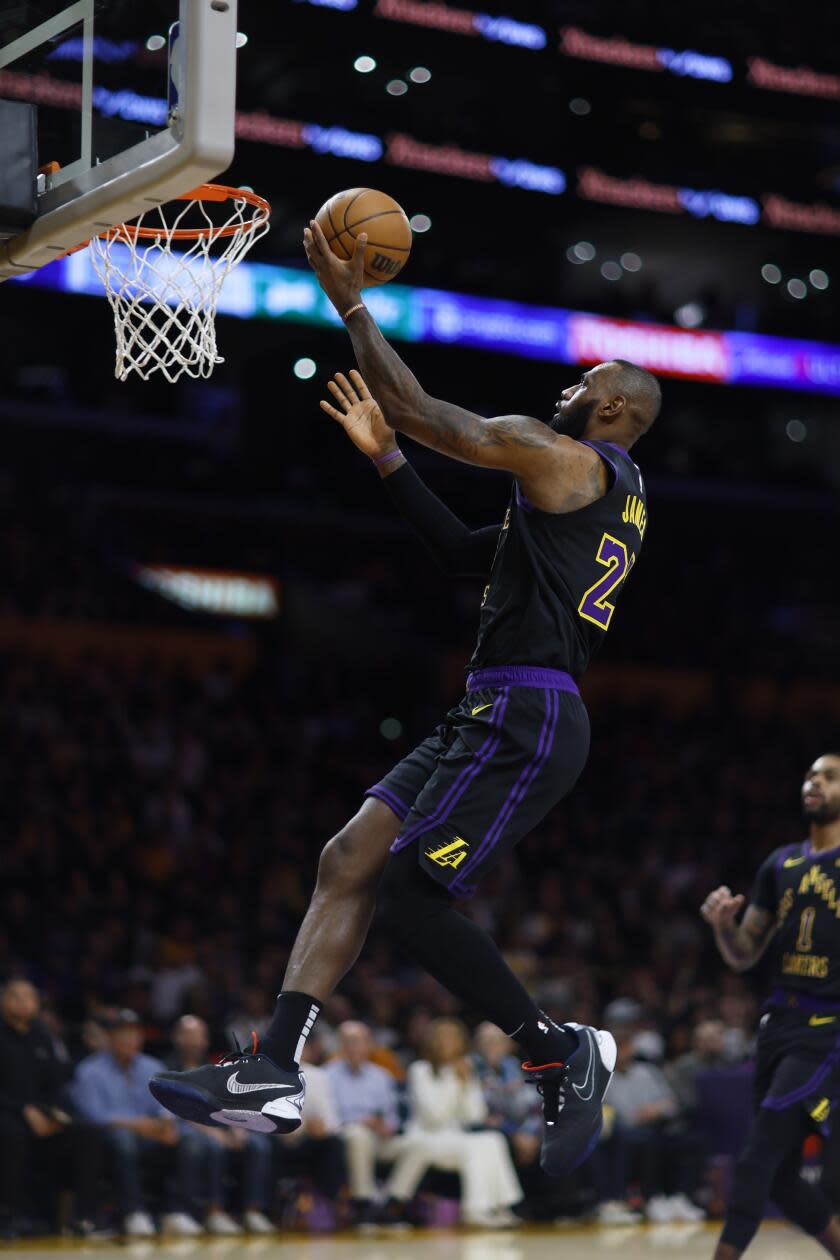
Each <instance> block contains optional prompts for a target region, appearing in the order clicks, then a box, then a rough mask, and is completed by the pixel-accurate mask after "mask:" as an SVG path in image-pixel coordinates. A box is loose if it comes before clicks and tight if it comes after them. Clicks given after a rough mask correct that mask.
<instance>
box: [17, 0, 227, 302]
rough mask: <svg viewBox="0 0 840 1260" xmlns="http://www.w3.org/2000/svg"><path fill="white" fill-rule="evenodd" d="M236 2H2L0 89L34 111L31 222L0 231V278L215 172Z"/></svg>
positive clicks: (220, 163)
mask: <svg viewBox="0 0 840 1260" xmlns="http://www.w3.org/2000/svg"><path fill="white" fill-rule="evenodd" d="M236 19H237V0H142V3H141V4H134V3H131V2H130V0H116V3H111V2H110V0H108V2H107V3H106V2H104V0H74V2H73V3H67V0H13V3H12V4H10V5H4V6H3V11H2V13H0V98H6V99H14V100H20V101H28V102H31V103H34V104H36V105H37V106H38V111H39V117H38V123H39V127H38V130H39V156H38V160H39V162H40V163H42V164H43V166H46V164H47V163H50V164H56V163H57V164H59V166H58V169H55V166H54V165H51V166H50V169H49V170H45V172H44V173H43V174H41V175H39V176H38V181H37V183H38V188H37V217H36V219H35V221H34V223H33V224H32V225H31V226H30V227H29V228H28V229H27V230H26V231H22V232H20V233H19V234H18V235H17V236H14V237H12V238H11V239H7V240H0V280H6V279H9V277H11V276H15V275H25V274H26V273H27V272H30V271H34V270H36V269H37V268H39V267H42V266H44V265H45V264H46V263H48V262H51V261H52V260H53V259H55V258H57V257H59V256H61V255H62V254H64V253H66V252H67V251H69V250H71V249H74V248H76V247H77V246H79V245H81V244H83V243H84V242H85V241H87V240H89V239H90V237H91V236H94V235H97V234H99V233H101V232H104V231H105V230H106V229H108V228H110V227H114V226H116V225H117V224H120V223H124V222H126V221H128V220H131V219H133V218H135V217H136V216H137V215H138V214H141V213H143V212H144V211H147V210H149V209H150V208H152V207H153V206H156V205H160V204H162V203H164V202H166V201H169V200H171V199H172V198H173V197H177V196H179V195H181V194H182V193H185V192H188V191H189V190H190V189H192V188H195V187H197V186H198V185H200V184H203V183H205V182H207V181H209V180H212V179H213V178H214V177H216V176H217V175H219V174H220V173H221V172H222V171H224V170H226V169H227V167H228V166H229V165H230V163H231V161H232V159H233V154H234V131H235V120H236V29H237V21H236Z"/></svg>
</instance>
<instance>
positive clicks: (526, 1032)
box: [509, 1006, 578, 1067]
mask: <svg viewBox="0 0 840 1260" xmlns="http://www.w3.org/2000/svg"><path fill="white" fill-rule="evenodd" d="M509 1036H511V1037H512V1038H513V1040H514V1041H518V1042H519V1044H520V1045H521V1046H522V1047H523V1048H524V1050H525V1053H526V1054H527V1056H528V1060H529V1062H531V1063H533V1064H534V1066H535V1067H538V1066H539V1065H540V1064H546V1063H566V1062H567V1060H568V1059H569V1056H570V1055H572V1054H574V1052H575V1050H577V1048H578V1035H577V1033H575V1032H572V1031H571V1030H570V1029H567V1028H561V1027H560V1025H559V1024H555V1022H554V1020H553V1019H549V1017H548V1015H546V1014H545V1012H544V1011H541V1010H540V1009H539V1007H537V1006H535V1007H534V1009H533V1013H532V1014H530V1015H529V1016H528V1018H527V1019H526V1020H525V1022H524V1023H523V1024H522V1025H521V1026H520V1027H519V1028H517V1029H516V1030H515V1031H514V1032H511V1033H509Z"/></svg>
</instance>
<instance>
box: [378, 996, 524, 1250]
mask: <svg viewBox="0 0 840 1260" xmlns="http://www.w3.org/2000/svg"><path fill="white" fill-rule="evenodd" d="M469 1049H470V1047H469V1034H468V1033H467V1029H466V1027H465V1026H464V1025H463V1024H462V1023H461V1021H460V1020H457V1019H448V1018H444V1019H436V1020H433V1021H432V1023H431V1025H430V1027H429V1033H428V1036H427V1039H426V1047H425V1051H426V1053H425V1058H423V1059H420V1060H418V1061H417V1062H416V1063H412V1064H411V1066H410V1067H409V1069H408V1098H409V1120H408V1124H407V1126H406V1131H405V1133H404V1134H403V1136H402V1137H400V1138H398V1139H396V1140H395V1141H394V1142H393V1143H391V1154H393V1155H395V1156H396V1162H395V1164H394V1167H393V1169H392V1171H391V1175H390V1176H389V1178H388V1185H387V1189H388V1195H389V1205H390V1207H391V1210H392V1211H394V1210H396V1205H407V1203H408V1201H409V1200H410V1199H411V1198H412V1197H413V1196H414V1194H415V1192H416V1190H417V1187H418V1186H419V1184H420V1182H421V1180H422V1178H423V1176H424V1174H425V1173H426V1171H427V1169H429V1168H440V1169H443V1170H445V1171H447V1172H457V1173H458V1174H459V1175H460V1178H461V1195H462V1199H461V1217H462V1220H463V1221H464V1223H465V1224H470V1225H480V1226H482V1227H484V1228H489V1229H493V1228H504V1227H506V1226H508V1225H512V1224H518V1223H519V1220H520V1218H519V1217H517V1216H515V1215H514V1214H513V1213H512V1212H511V1210H510V1209H511V1208H512V1206H513V1205H514V1204H515V1203H520V1202H521V1201H522V1187H521V1185H520V1184H519V1178H518V1177H517V1175H516V1170H515V1169H514V1166H513V1161H512V1159H511V1156H510V1150H509V1149H508V1144H507V1142H506V1141H505V1138H504V1136H503V1135H502V1133H500V1132H499V1131H498V1130H496V1129H488V1128H485V1127H484V1126H485V1125H486V1123H487V1118H488V1107H487V1103H486V1101H485V1098H484V1094H483V1093H482V1089H481V1082H480V1081H479V1078H478V1075H477V1074H476V1071H475V1069H474V1067H473V1065H472V1063H471V1062H470V1058H469ZM386 1206H387V1205H386Z"/></svg>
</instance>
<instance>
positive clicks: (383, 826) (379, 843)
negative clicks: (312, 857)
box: [318, 801, 400, 893]
mask: <svg viewBox="0 0 840 1260" xmlns="http://www.w3.org/2000/svg"><path fill="white" fill-rule="evenodd" d="M399 825H400V824H399V819H398V818H397V817H396V815H394V814H392V813H391V811H390V810H389V809H388V807H387V805H383V804H382V803H381V802H380V801H366V802H365V804H364V805H363V806H362V808H361V809H360V810H359V812H358V814H356V816H355V818H351V819H350V821H349V822H348V823H346V824H345V826H343V827H342V828H341V831H339V832H337V834H336V835H334V836H333V838H332V839H331V840H329V841H327V843H326V844H325V846H324V848H323V849H322V851H321V857H320V860H319V862H318V891H319V892H321V893H331V892H338V893H346V892H352V891H358V890H360V889H369V888H372V889H375V888H376V885H377V884H378V882H379V879H380V876H381V875H382V871H383V869H384V867H385V864H386V862H387V861H388V852H389V850H390V847H391V845H392V843H393V841H394V839H395V837H396V835H397V832H398V830H399Z"/></svg>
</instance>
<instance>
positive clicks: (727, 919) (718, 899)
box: [700, 884, 746, 928]
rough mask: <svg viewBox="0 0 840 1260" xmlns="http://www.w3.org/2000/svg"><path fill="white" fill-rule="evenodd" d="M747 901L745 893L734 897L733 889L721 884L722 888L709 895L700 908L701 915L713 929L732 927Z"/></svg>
mask: <svg viewBox="0 0 840 1260" xmlns="http://www.w3.org/2000/svg"><path fill="white" fill-rule="evenodd" d="M745 900H746V898H745V897H744V894H743V893H738V896H737V897H733V895H732V889H731V888H727V886H726V884H721V886H720V888H716V889H715V890H714V892H710V893H709V895H708V897H707V898H706V900H705V901H704V902H703V904H702V906H701V907H700V913H701V914H702V916H703V918H704V919H705V920H706V922H707V923H711V925H712V927H713V928H726V927H730V926H731V925H732V924H733V923H734V921H735V916H736V914H737V913H738V911H739V910H740V909H741V907H742V906H743V904H744V902H745Z"/></svg>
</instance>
